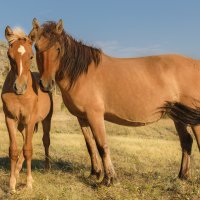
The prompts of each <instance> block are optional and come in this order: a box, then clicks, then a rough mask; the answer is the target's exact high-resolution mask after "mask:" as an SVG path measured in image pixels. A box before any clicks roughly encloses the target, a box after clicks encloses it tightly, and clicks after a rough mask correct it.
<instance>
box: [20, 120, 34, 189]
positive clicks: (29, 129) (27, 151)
mask: <svg viewBox="0 0 200 200" xmlns="http://www.w3.org/2000/svg"><path fill="white" fill-rule="evenodd" d="M34 125H35V124H34V123H29V124H28V125H26V127H25V131H26V134H25V144H24V147H23V153H24V157H25V160H26V166H27V187H28V188H30V189H32V182H33V178H32V174H31V159H32V153H33V148H32V138H33V132H34Z"/></svg>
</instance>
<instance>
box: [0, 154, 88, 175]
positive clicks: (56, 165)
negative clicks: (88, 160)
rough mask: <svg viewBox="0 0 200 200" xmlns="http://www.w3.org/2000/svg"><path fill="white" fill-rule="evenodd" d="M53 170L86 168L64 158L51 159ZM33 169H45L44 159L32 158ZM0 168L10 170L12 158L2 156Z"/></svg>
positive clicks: (67, 170) (77, 170)
mask: <svg viewBox="0 0 200 200" xmlns="http://www.w3.org/2000/svg"><path fill="white" fill-rule="evenodd" d="M50 163H51V164H50V165H51V170H60V171H63V172H80V170H83V169H85V166H84V165H83V164H80V163H77V162H73V163H72V162H70V161H62V160H56V161H54V160H51V162H50ZM31 166H32V171H37V170H44V169H45V168H44V160H38V159H33V160H32V165H31ZM23 168H26V166H25V162H24V164H23ZM0 170H10V158H9V157H1V158H0Z"/></svg>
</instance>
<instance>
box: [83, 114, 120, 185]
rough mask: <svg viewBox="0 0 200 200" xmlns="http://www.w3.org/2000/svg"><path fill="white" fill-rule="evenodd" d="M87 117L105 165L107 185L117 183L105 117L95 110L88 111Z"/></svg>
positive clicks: (105, 181)
mask: <svg viewBox="0 0 200 200" xmlns="http://www.w3.org/2000/svg"><path fill="white" fill-rule="evenodd" d="M87 117H88V121H89V124H90V126H91V128H92V132H93V135H94V138H95V141H96V144H97V147H98V150H99V153H100V156H101V158H102V161H103V165H104V170H105V176H104V180H103V182H104V183H105V184H106V185H107V186H110V185H111V184H115V183H116V181H117V177H116V174H115V170H114V167H113V164H112V161H111V158H110V150H109V147H108V141H107V137H106V131H105V124H104V117H103V115H101V114H99V113H98V112H94V111H91V112H90V113H87Z"/></svg>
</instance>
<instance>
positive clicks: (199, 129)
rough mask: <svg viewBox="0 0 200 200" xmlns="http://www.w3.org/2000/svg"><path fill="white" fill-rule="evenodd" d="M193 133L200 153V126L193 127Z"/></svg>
mask: <svg viewBox="0 0 200 200" xmlns="http://www.w3.org/2000/svg"><path fill="white" fill-rule="evenodd" d="M192 131H193V133H194V135H195V138H196V141H197V145H198V148H199V151H200V125H196V126H192Z"/></svg>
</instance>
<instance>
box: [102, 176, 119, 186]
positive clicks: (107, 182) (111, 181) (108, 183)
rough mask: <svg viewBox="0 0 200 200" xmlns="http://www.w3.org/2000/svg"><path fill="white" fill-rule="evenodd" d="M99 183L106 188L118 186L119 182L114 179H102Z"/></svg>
mask: <svg viewBox="0 0 200 200" xmlns="http://www.w3.org/2000/svg"><path fill="white" fill-rule="evenodd" d="M101 183H102V184H103V185H105V186H107V187H110V186H117V185H120V182H119V181H118V179H117V178H116V177H109V178H108V177H104V179H103V181H102V182H101Z"/></svg>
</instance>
